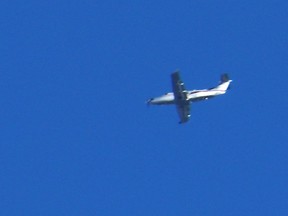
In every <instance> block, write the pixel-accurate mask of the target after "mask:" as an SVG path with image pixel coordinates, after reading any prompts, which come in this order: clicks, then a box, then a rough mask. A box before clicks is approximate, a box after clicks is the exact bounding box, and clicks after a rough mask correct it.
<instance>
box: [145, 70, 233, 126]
mask: <svg viewBox="0 0 288 216" xmlns="http://www.w3.org/2000/svg"><path fill="white" fill-rule="evenodd" d="M171 79H172V88H173V92H169V93H166V94H165V95H162V96H160V97H156V98H151V99H149V100H148V101H147V104H148V105H150V104H152V105H168V104H175V105H176V107H177V111H178V114H179V117H180V122H179V123H180V124H182V123H185V122H187V121H188V120H189V118H190V103H192V102H197V101H202V100H208V99H210V98H213V97H215V96H218V95H222V94H225V93H226V91H227V89H228V88H229V85H230V83H231V82H232V80H230V79H229V77H228V74H222V75H221V81H220V84H219V85H218V86H216V87H213V88H209V89H203V90H192V91H189V90H186V89H185V87H184V83H183V82H182V81H181V79H180V74H179V72H178V71H176V72H174V73H172V74H171Z"/></svg>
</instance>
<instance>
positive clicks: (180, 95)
mask: <svg viewBox="0 0 288 216" xmlns="http://www.w3.org/2000/svg"><path fill="white" fill-rule="evenodd" d="M171 79H172V88H173V93H174V100H175V104H176V107H177V111H178V115H179V117H180V123H184V122H187V121H188V120H189V117H190V102H189V101H188V100H187V98H188V97H187V91H186V89H185V86H184V83H183V82H182V81H181V78H180V74H179V72H178V71H177V72H174V73H172V75H171Z"/></svg>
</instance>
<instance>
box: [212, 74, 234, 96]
mask: <svg viewBox="0 0 288 216" xmlns="http://www.w3.org/2000/svg"><path fill="white" fill-rule="evenodd" d="M231 82H232V80H230V79H229V76H228V74H222V75H221V78H220V84H219V85H218V86H217V87H216V88H214V89H217V90H220V91H225V92H226V90H227V89H229V85H230V83H231Z"/></svg>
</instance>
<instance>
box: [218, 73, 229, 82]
mask: <svg viewBox="0 0 288 216" xmlns="http://www.w3.org/2000/svg"><path fill="white" fill-rule="evenodd" d="M220 80H221V84H222V83H225V82H227V81H229V76H228V74H227V73H225V74H222V75H221V78H220Z"/></svg>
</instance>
